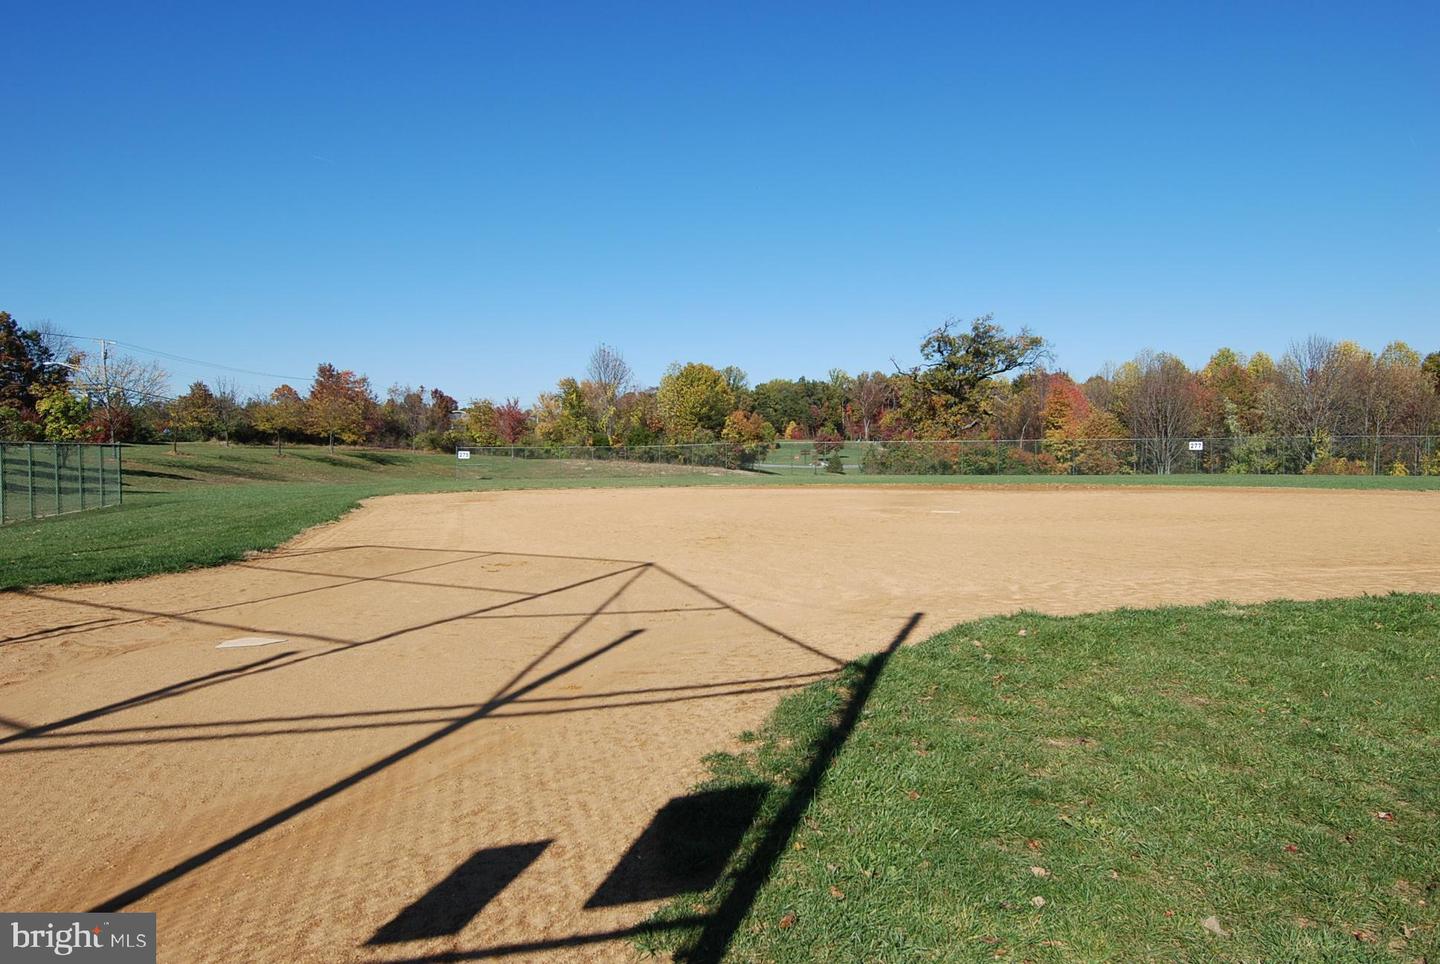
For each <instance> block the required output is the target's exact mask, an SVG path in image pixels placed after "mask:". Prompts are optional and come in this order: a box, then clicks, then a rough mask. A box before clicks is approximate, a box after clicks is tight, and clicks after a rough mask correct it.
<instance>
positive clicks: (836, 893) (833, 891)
mask: <svg viewBox="0 0 1440 964" xmlns="http://www.w3.org/2000/svg"><path fill="white" fill-rule="evenodd" d="M830 896H831V897H834V898H835V899H836V900H844V899H845V891H843V890H841V889H840V888H839V887H836V886H835V885H834V884H831V885H830Z"/></svg>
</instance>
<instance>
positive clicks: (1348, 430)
mask: <svg viewBox="0 0 1440 964" xmlns="http://www.w3.org/2000/svg"><path fill="white" fill-rule="evenodd" d="M919 355H920V359H921V360H920V363H919V364H917V365H915V366H913V367H910V368H901V367H899V366H896V365H894V364H893V363H892V364H891V366H890V370H888V371H886V370H878V369H877V370H874V371H869V372H860V373H857V374H853V375H852V374H849V373H847V372H844V371H841V370H838V369H836V370H832V371H830V372H829V373H828V374H827V375H826V376H825V377H823V378H809V377H804V376H802V377H799V378H795V379H789V378H777V379H771V380H769V381H765V382H761V383H759V384H756V385H752V384H751V383H750V380H749V378H748V376H747V375H746V373H745V372H744V371H741V370H740V369H739V368H736V367H734V366H728V367H716V366H712V365H709V364H705V363H701V362H688V363H676V364H673V365H671V366H670V368H669V369H667V370H666V372H665V373H664V375H663V376H662V377H661V379H660V381H659V384H658V385H655V386H644V385H642V384H641V383H640V382H639V380H638V379H637V378H636V376H635V373H634V372H633V370H632V369H631V367H630V366H629V364H627V363H626V361H625V359H624V356H623V355H622V353H621V352H619V351H617V350H616V349H614V348H611V347H609V346H607V345H604V344H602V345H600V346H598V347H597V348H596V349H595V350H594V352H593V353H592V354H591V356H590V359H589V363H588V364H587V366H586V368H585V371H584V372H582V373H578V374H577V375H575V376H567V377H564V378H561V379H560V380H559V381H558V382H557V383H556V385H555V388H554V389H553V390H552V391H547V392H542V393H541V394H540V396H539V397H538V398H537V399H536V400H535V401H534V402H533V403H532V404H529V405H525V404H522V403H521V401H520V400H519V399H517V398H507V399H501V400H493V399H474V400H470V401H468V403H467V404H465V405H463V406H462V405H461V404H460V403H459V401H458V400H457V399H456V398H455V397H454V396H452V395H449V394H447V393H446V392H444V391H442V390H440V389H438V388H434V387H431V388H426V387H424V386H420V387H412V386H410V385H394V386H391V387H390V388H389V389H388V390H387V391H386V392H385V393H384V395H383V397H382V396H381V395H380V394H379V393H377V392H376V391H375V390H374V389H373V387H372V386H371V384H370V381H369V379H368V378H367V377H366V376H364V375H362V374H358V373H356V372H353V371H349V370H344V369H340V368H337V367H336V366H334V365H331V364H321V365H319V366H318V367H317V368H316V373H315V377H314V378H313V380H312V381H311V383H310V384H309V385H308V386H305V387H304V389H303V390H301V389H300V388H296V387H294V386H291V385H281V386H280V387H279V388H276V389H275V390H274V391H273V392H270V393H269V394H268V395H260V396H252V397H241V393H240V392H239V391H238V390H237V389H236V388H235V386H234V384H233V383H231V382H229V381H227V380H225V379H217V380H215V381H212V382H210V383H206V382H203V381H197V382H194V383H193V384H191V385H189V386H188V387H187V388H186V389H185V390H184V391H183V392H181V393H180V394H178V395H173V396H172V395H169V394H167V389H168V375H167V373H166V372H165V371H164V370H163V368H161V367H160V366H159V365H158V364H157V363H154V362H144V361H140V360H137V359H135V358H132V357H129V356H125V355H107V356H106V357H103V358H97V357H96V353H95V352H93V351H89V352H87V351H78V350H75V349H74V348H73V346H71V345H69V343H68V342H66V341H65V340H64V339H63V337H61V336H56V335H53V334H51V333H48V332H47V331H45V330H43V329H42V328H33V329H26V328H22V327H21V326H20V325H19V323H18V322H16V321H15V320H14V319H13V318H12V317H11V316H10V315H9V314H8V313H6V312H0V438H3V439H6V440H12V441H16V440H22V441H23V440H51V441H80V440H84V441H152V442H153V441H161V440H166V441H170V442H172V443H177V444H178V442H180V441H185V440H200V439H216V440H222V441H224V442H227V443H229V442H237V443H256V442H266V443H269V444H274V445H276V446H277V447H279V448H282V449H283V446H284V445H285V444H286V443H287V442H317V443H325V444H329V445H330V446H332V447H333V446H334V445H335V444H336V443H341V444H347V445H374V446H387V447H400V446H404V447H412V448H428V449H434V450H437V451H448V450H451V449H453V448H455V447H457V446H461V445H472V446H486V445H497V446H498V445H506V446H519V445H526V446H622V445H623V446H646V445H657V444H688V443H705V442H727V443H734V444H736V445H738V446H743V447H745V448H746V449H747V450H751V451H759V450H763V449H764V448H766V447H768V446H769V445H771V444H772V443H774V442H775V441H777V440H779V439H792V440H809V441H811V442H814V443H816V444H817V445H818V446H822V447H823V446H832V447H833V446H835V445H837V444H839V443H843V442H845V441H849V440H865V441H878V442H887V441H896V440H961V439H967V440H987V439H988V440H1015V441H1020V442H1033V443H1036V444H1035V446H1034V448H1033V459H1034V461H1035V462H1036V465H1035V466H1034V468H1035V469H1036V470H1037V471H1064V470H1066V469H1067V468H1072V467H1078V468H1081V469H1083V470H1086V471H1104V470H1106V469H1107V468H1112V467H1111V466H1108V465H1105V464H1089V463H1095V462H1097V461H1099V462H1102V463H1103V462H1104V460H1106V459H1114V458H1116V456H1115V454H1114V453H1115V451H1116V449H1115V448H1114V447H1106V446H1103V445H1096V444H1092V443H1095V442H1097V441H1103V440H1144V443H1145V444H1146V445H1148V446H1152V447H1154V450H1155V451H1154V453H1153V459H1152V463H1153V464H1156V465H1157V466H1161V467H1162V468H1168V465H1167V460H1169V459H1171V458H1178V457H1179V456H1178V455H1172V453H1176V452H1178V451H1179V450H1180V448H1181V446H1180V445H1178V444H1177V443H1179V442H1181V441H1182V440H1184V439H1187V438H1196V437H1200V438H1209V439H1226V440H1229V443H1230V446H1231V449H1230V451H1231V453H1232V455H1234V456H1235V457H1237V458H1239V459H1240V460H1241V463H1240V464H1242V465H1243V466H1244V467H1245V469H1244V470H1253V471H1274V470H1276V467H1275V466H1273V465H1267V464H1265V460H1266V459H1267V458H1272V459H1273V458H1275V457H1276V456H1275V455H1274V454H1273V452H1274V449H1273V447H1267V445H1266V442H1267V440H1268V439H1273V438H1278V437H1285V438H1301V439H1304V440H1305V441H1306V446H1305V450H1304V455H1303V458H1304V460H1305V463H1306V464H1305V468H1306V469H1308V470H1310V471H1324V472H1345V471H1362V470H1364V471H1375V470H1380V469H1383V468H1384V467H1383V466H1378V465H1361V464H1358V463H1360V462H1362V461H1363V460H1362V459H1356V458H1346V457H1344V455H1343V454H1341V453H1340V451H1339V447H1338V446H1337V445H1336V440H1339V439H1345V438H1377V439H1378V438H1383V437H1388V436H1428V435H1435V434H1440V351H1432V352H1430V353H1429V354H1428V355H1425V356H1423V357H1422V356H1421V354H1420V353H1419V352H1418V351H1416V350H1415V349H1413V348H1411V347H1410V346H1408V345H1406V344H1404V343H1403V342H1392V343H1390V344H1389V345H1387V346H1386V347H1385V348H1384V349H1383V350H1382V351H1381V352H1379V353H1378V354H1377V353H1373V352H1370V351H1368V350H1366V349H1365V348H1362V347H1361V346H1360V345H1358V344H1356V343H1354V342H1351V341H1341V342H1335V341H1331V340H1329V339H1326V338H1322V337H1319V336H1312V337H1310V338H1307V339H1304V340H1302V341H1299V342H1296V343H1294V344H1292V345H1291V346H1290V348H1289V349H1288V350H1287V351H1286V352H1285V353H1284V354H1283V355H1281V356H1280V357H1279V358H1272V357H1271V356H1269V355H1267V354H1266V353H1264V352H1255V353H1252V354H1249V355H1246V354H1242V353H1241V352H1239V351H1236V350H1233V349H1230V348H1221V349H1219V350H1217V351H1216V352H1215V353H1214V354H1213V355H1212V356H1211V357H1210V359H1209V360H1208V361H1207V362H1206V363H1205V364H1204V365H1203V366H1201V367H1199V368H1198V369H1192V368H1190V367H1189V366H1187V365H1186V363H1185V362H1184V361H1182V360H1181V359H1180V358H1178V357H1176V356H1175V355H1172V354H1167V353H1164V352H1154V351H1144V352H1141V353H1140V354H1138V355H1137V356H1136V357H1135V358H1133V359H1131V360H1129V361H1127V362H1125V363H1123V364H1120V365H1107V366H1106V367H1105V368H1104V369H1103V370H1101V371H1100V372H1097V373H1096V374H1094V375H1091V376H1090V377H1088V378H1086V379H1084V380H1083V381H1077V380H1076V379H1074V378H1072V377H1071V376H1070V375H1069V374H1068V373H1067V372H1065V371H1064V370H1062V369H1059V368H1057V367H1055V366H1053V364H1052V355H1051V352H1050V350H1049V348H1048V346H1047V344H1046V342H1045V341H1044V339H1043V338H1041V337H1040V336H1038V335H1036V334H1034V333H1032V332H1031V331H1029V330H1028V329H1024V328H1022V329H1020V330H1018V331H1015V332H1010V331H1006V330H1005V329H1004V328H1003V327H1001V326H1000V325H998V324H996V322H995V321H994V319H993V317H991V316H989V315H987V316H984V317H981V318H976V319H974V320H973V321H970V322H959V321H953V320H952V321H949V322H946V323H944V324H942V325H940V326H939V327H937V328H935V329H934V330H932V331H930V332H928V333H927V334H926V335H925V337H924V338H923V339H922V341H921V343H920V345H919ZM1137 445H1138V443H1137ZM1107 453H1109V454H1107ZM1247 453H1249V454H1247ZM1266 453H1271V454H1269V455H1267V454H1266ZM1246 459H1249V461H1248V462H1246V461H1245V460H1246ZM1087 460H1088V462H1087ZM1431 461H1432V462H1434V461H1436V459H1432V460H1431ZM1428 467H1429V466H1424V467H1420V468H1422V470H1425V469H1426V468H1428ZM1433 468H1434V470H1435V471H1436V472H1437V473H1440V464H1435V465H1434V466H1433Z"/></svg>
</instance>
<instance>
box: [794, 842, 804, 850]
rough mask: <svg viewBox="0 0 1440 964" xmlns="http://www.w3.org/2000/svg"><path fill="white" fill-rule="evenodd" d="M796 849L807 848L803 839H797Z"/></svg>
mask: <svg viewBox="0 0 1440 964" xmlns="http://www.w3.org/2000/svg"><path fill="white" fill-rule="evenodd" d="M794 849H796V850H804V849H805V844H804V843H802V842H801V841H799V840H797V841H795V848H794Z"/></svg>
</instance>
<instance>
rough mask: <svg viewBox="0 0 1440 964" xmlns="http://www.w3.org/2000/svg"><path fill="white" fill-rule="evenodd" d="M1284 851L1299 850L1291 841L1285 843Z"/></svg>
mask: <svg viewBox="0 0 1440 964" xmlns="http://www.w3.org/2000/svg"><path fill="white" fill-rule="evenodd" d="M1285 852H1286V853H1287V854H1298V853H1299V852H1300V848H1299V847H1297V846H1295V845H1294V844H1293V843H1287V844H1286V845H1285Z"/></svg>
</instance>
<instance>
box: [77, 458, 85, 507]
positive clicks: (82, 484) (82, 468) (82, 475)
mask: <svg viewBox="0 0 1440 964" xmlns="http://www.w3.org/2000/svg"><path fill="white" fill-rule="evenodd" d="M75 450H76V451H75V454H76V455H78V456H80V511H81V512H84V511H85V446H84V445H77V446H75Z"/></svg>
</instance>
